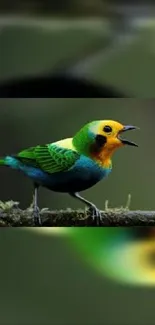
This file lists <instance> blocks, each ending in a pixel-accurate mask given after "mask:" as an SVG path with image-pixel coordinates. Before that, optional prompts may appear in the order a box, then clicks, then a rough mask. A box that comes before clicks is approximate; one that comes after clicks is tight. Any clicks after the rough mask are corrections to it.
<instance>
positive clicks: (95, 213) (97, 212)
mask: <svg viewBox="0 0 155 325" xmlns="http://www.w3.org/2000/svg"><path fill="white" fill-rule="evenodd" d="M69 195H71V196H72V197H74V198H76V199H78V200H80V201H82V202H84V203H86V205H87V206H88V207H89V208H90V209H91V211H92V218H93V220H94V219H95V218H96V221H97V224H99V220H102V215H101V212H100V210H99V209H98V208H97V207H96V205H95V204H93V203H92V202H90V201H88V200H86V199H84V198H83V197H82V196H81V195H80V194H79V193H78V192H75V193H69Z"/></svg>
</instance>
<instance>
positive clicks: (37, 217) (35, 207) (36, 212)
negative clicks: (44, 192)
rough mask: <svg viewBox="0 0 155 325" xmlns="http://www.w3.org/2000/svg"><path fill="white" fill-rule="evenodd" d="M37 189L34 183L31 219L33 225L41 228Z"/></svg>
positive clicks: (37, 186)
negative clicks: (32, 218) (32, 219)
mask: <svg viewBox="0 0 155 325" xmlns="http://www.w3.org/2000/svg"><path fill="white" fill-rule="evenodd" d="M38 188H39V185H38V184H36V183H34V199H33V217H34V222H35V225H37V226H41V219H40V214H39V207H38Z"/></svg>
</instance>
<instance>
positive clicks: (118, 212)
mask: <svg viewBox="0 0 155 325" xmlns="http://www.w3.org/2000/svg"><path fill="white" fill-rule="evenodd" d="M130 200H131V196H129V197H128V202H127V205H126V207H125V208H123V207H120V208H115V209H111V208H109V207H108V202H107V201H106V204H105V210H104V211H102V220H99V223H98V226H101V227H102V226H105V227H133V226H155V211H132V210H129V203H130ZM40 217H41V222H42V227H75V226H76V227H92V226H93V227H94V226H97V223H96V219H95V220H93V218H92V216H91V212H90V211H89V210H72V209H67V210H59V211H49V210H48V209H46V208H44V209H42V210H41V211H40ZM35 226H36V225H35V223H34V219H33V208H32V206H30V207H29V208H27V209H26V210H22V209H20V208H19V203H18V202H14V201H8V202H2V201H0V227H35Z"/></svg>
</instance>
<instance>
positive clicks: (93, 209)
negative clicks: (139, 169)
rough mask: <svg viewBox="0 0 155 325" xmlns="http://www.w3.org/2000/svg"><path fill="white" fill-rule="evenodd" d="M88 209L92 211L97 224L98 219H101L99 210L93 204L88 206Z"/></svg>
mask: <svg viewBox="0 0 155 325" xmlns="http://www.w3.org/2000/svg"><path fill="white" fill-rule="evenodd" d="M90 211H91V213H92V219H93V221H94V220H95V219H96V223H97V225H98V226H99V221H101V220H102V215H101V211H100V210H99V209H98V208H97V207H96V206H95V205H93V206H92V207H91V208H90Z"/></svg>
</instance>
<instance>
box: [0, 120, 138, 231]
mask: <svg viewBox="0 0 155 325" xmlns="http://www.w3.org/2000/svg"><path fill="white" fill-rule="evenodd" d="M134 129H138V127H136V126H133V125H123V124H121V123H120V122H117V121H113V120H96V121H90V122H87V123H86V124H85V125H83V126H82V127H81V128H80V129H79V130H78V131H77V132H76V133H75V135H74V136H73V137H70V138H65V139H62V140H58V141H56V142H53V143H49V144H43V145H37V146H33V147H29V148H27V149H24V150H21V151H20V152H18V153H16V154H11V155H6V156H4V157H2V158H1V159H0V165H3V166H7V167H10V168H12V169H16V170H19V171H21V172H23V173H24V174H25V175H26V176H27V177H29V178H30V179H31V180H32V182H33V186H34V201H33V216H34V222H35V224H37V225H41V219H40V214H39V211H40V210H39V207H38V189H39V187H45V188H47V189H49V190H52V191H54V192H61V193H68V194H69V195H70V196H71V197H73V198H76V199H78V200H79V201H81V202H83V203H85V204H86V206H88V207H89V209H90V210H91V215H92V218H93V219H95V218H96V220H97V222H99V220H100V219H102V215H101V212H100V210H99V209H98V208H97V207H96V205H95V204H94V203H92V202H90V201H88V200H86V199H85V198H84V197H82V196H81V195H80V192H81V191H84V190H87V189H89V188H91V187H92V186H94V185H95V184H97V183H98V182H99V181H101V180H102V179H104V178H105V177H107V176H108V175H109V174H110V172H111V170H112V155H113V153H114V152H115V150H116V149H118V148H120V147H122V146H124V145H131V146H134V147H138V145H137V144H136V143H135V142H132V141H129V140H126V139H124V138H122V136H121V135H122V133H123V132H125V131H128V130H134Z"/></svg>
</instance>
